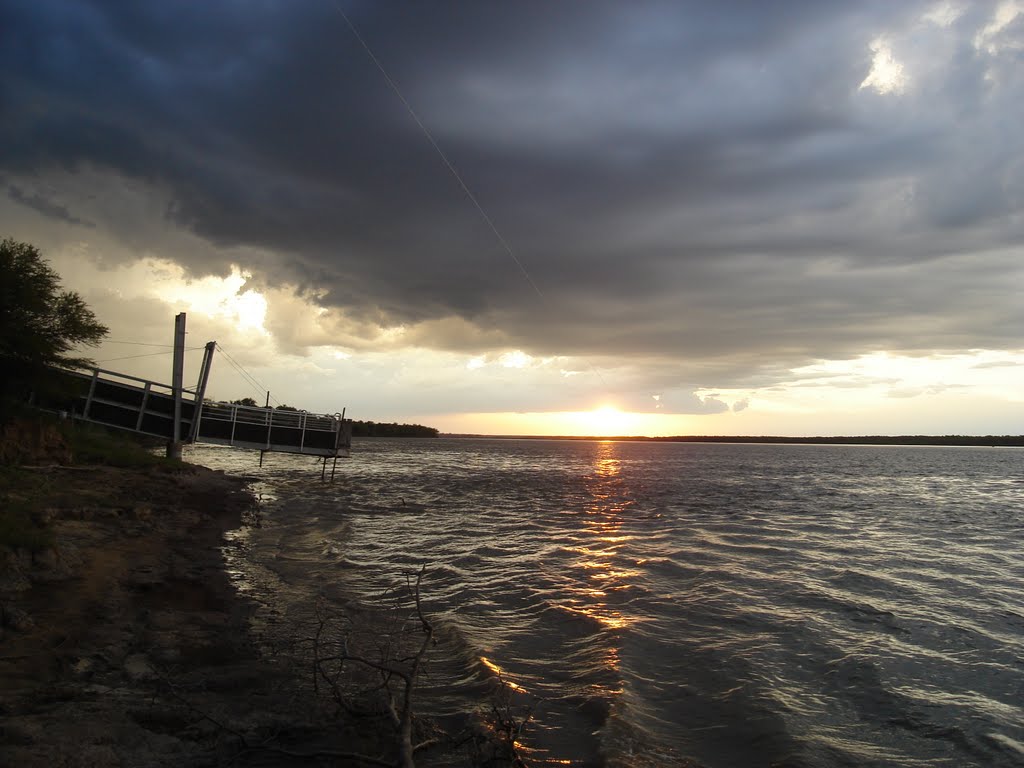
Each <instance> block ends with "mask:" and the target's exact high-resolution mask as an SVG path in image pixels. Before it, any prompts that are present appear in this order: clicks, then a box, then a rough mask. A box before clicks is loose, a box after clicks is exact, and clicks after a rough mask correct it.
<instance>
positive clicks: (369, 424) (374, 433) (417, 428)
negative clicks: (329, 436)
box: [352, 421, 438, 437]
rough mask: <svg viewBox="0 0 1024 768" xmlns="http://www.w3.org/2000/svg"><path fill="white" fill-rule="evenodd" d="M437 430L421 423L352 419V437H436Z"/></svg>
mask: <svg viewBox="0 0 1024 768" xmlns="http://www.w3.org/2000/svg"><path fill="white" fill-rule="evenodd" d="M437 434H438V432H437V430H436V429H434V428H433V427H424V426H423V425H422V424H395V423H393V422H392V423H382V422H376V421H353V422H352V436H353V437H437Z"/></svg>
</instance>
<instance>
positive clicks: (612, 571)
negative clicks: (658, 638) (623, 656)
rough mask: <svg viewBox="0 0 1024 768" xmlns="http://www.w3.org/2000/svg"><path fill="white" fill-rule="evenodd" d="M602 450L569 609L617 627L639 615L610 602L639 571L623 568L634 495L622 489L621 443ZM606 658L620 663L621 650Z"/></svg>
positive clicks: (586, 512) (595, 464)
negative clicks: (629, 497) (628, 515)
mask: <svg viewBox="0 0 1024 768" xmlns="http://www.w3.org/2000/svg"><path fill="white" fill-rule="evenodd" d="M595 449H596V455H595V457H594V462H593V474H592V475H591V477H590V478H589V479H590V482H589V483H588V492H589V498H588V500H587V501H586V503H585V506H584V508H583V512H584V515H583V518H582V520H581V527H580V534H581V537H580V541H579V542H578V546H576V547H573V548H572V551H573V552H575V553H576V554H577V558H576V559H575V560H574V561H573V567H574V569H575V570H576V574H575V576H576V577H577V578H576V579H575V581H576V584H575V585H574V586H573V587H572V588H571V589H570V595H571V596H570V598H569V601H568V604H567V605H566V606H565V607H566V609H568V610H570V611H572V612H573V613H577V614H580V615H582V616H586V617H588V618H591V619H594V620H596V621H598V622H600V624H601V625H602V626H603V627H605V628H607V629H611V630H621V629H625V628H627V627H628V626H630V624H632V623H633V621H635V619H634V618H633V617H629V616H625V615H623V614H622V612H621V611H619V610H617V609H616V608H615V607H614V605H612V604H611V603H610V602H609V597H610V596H611V595H613V594H614V593H615V592H619V591H623V590H628V589H629V588H630V587H631V582H632V580H633V579H635V578H636V577H637V576H639V575H640V572H639V571H636V570H633V569H630V568H623V567H622V566H621V563H619V562H617V559H618V555H619V550H620V549H621V548H622V547H624V546H625V545H627V544H628V543H629V542H630V541H632V539H633V537H632V536H631V535H629V534H626V533H624V532H623V531H622V527H623V522H624V513H625V512H626V510H627V509H628V508H629V506H630V505H631V503H632V502H631V501H629V500H627V499H623V498H622V497H621V495H620V491H621V486H622V479H621V477H620V473H621V471H622V460H621V459H620V458H619V456H618V451H619V444H618V443H616V442H612V441H603V442H600V443H596V444H595ZM606 664H607V665H608V667H609V668H610V669H615V668H617V667H618V664H619V659H618V653H617V652H616V651H614V650H612V651H611V652H610V653H609V654H608V656H607V658H606Z"/></svg>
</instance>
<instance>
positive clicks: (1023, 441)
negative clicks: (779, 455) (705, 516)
mask: <svg viewBox="0 0 1024 768" xmlns="http://www.w3.org/2000/svg"><path fill="white" fill-rule="evenodd" d="M440 437H456V438H484V439H489V440H605V441H612V442H623V443H753V444H765V445H937V446H965V447H989V448H1004V447H1010V448H1022V447H1024V435H982V436H975V435H864V436H859V437H858V436H842V437H821V436H817V437H783V436H778V435H759V436H753V435H675V436H672V437H643V436H638V435H634V436H622V435H619V436H601V435H590V436H574V435H475V434H454V433H448V434H446V433H441V435H440Z"/></svg>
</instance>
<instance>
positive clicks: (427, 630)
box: [310, 566, 443, 768]
mask: <svg viewBox="0 0 1024 768" xmlns="http://www.w3.org/2000/svg"><path fill="white" fill-rule="evenodd" d="M425 573H426V567H425V566H424V567H423V568H421V569H420V570H419V572H418V573H417V574H416V575H415V579H414V578H413V577H412V575H411V574H409V575H407V576H406V582H405V587H404V590H389V591H388V593H385V596H388V595H390V596H391V597H393V598H394V601H395V606H394V608H395V610H394V611H393V613H392V615H393V616H394V617H395V619H394V620H395V624H394V625H393V626H392V627H391V628H390V629H389V630H387V631H385V632H383V633H382V634H379V635H378V636H377V638H376V639H377V642H376V647H375V648H366V649H364V648H361V647H356V646H357V645H358V644H357V643H355V642H353V631H354V626H353V623H352V620H351V618H349V617H346V618H345V621H344V626H343V627H342V628H341V629H340V631H338V632H336V633H335V632H332V629H333V628H332V627H329V625H328V620H327V617H326V615H325V613H324V610H323V606H322V604H319V605H318V606H317V629H316V633H315V635H314V636H313V637H312V638H310V642H311V644H312V649H313V685H314V690H315V691H317V692H319V691H320V688H321V686H323V687H325V688H326V690H327V692H328V693H329V695H330V696H331V698H332V699H333V701H334V702H335V703H336V704H337V705H338V706H339V707H340V708H342V709H344V710H345V711H346V712H349V713H350V714H367V711H366V709H365V707H366V704H365V702H374V701H375V702H377V704H378V706H379V707H380V709H382V710H383V714H384V715H385V717H386V719H387V721H388V722H389V723H390V725H391V727H392V728H393V730H394V733H395V738H396V756H395V759H394V762H393V763H391V764H392V765H394V766H396V768H415V760H414V756H415V754H416V753H417V752H419V751H421V750H424V749H426V748H428V747H432V746H435V745H437V744H439V743H440V742H441V741H442V740H443V739H442V738H440V737H432V738H427V739H424V740H423V741H420V742H416V740H415V739H414V728H413V725H414V720H415V718H414V714H413V693H414V691H415V688H416V683H417V681H418V679H419V676H420V672H421V671H422V668H423V664H424V661H425V658H426V654H427V651H428V650H429V648H430V646H431V644H432V642H433V638H434V627H433V625H432V624H431V623H430V621H429V620H428V619H427V617H426V615H425V614H424V612H423V603H422V599H421V586H422V583H423V576H424V574H425ZM417 635H419V638H418V641H417V640H416V636H417ZM410 645H412V647H411V648H410V647H409V646H410ZM376 759H379V758H375V760H376Z"/></svg>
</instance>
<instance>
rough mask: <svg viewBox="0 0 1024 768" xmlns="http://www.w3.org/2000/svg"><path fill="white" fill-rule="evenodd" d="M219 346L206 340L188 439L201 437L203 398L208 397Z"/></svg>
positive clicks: (192, 440) (190, 440)
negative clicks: (216, 350) (212, 367)
mask: <svg viewBox="0 0 1024 768" xmlns="http://www.w3.org/2000/svg"><path fill="white" fill-rule="evenodd" d="M216 348H217V342H215V341H208V342H206V349H205V350H204V351H203V365H202V367H201V368H200V369H199V381H198V382H197V383H196V400H195V405H194V406H193V408H192V431H191V432H190V433H189V436H188V441H189V442H190V443H194V442H195V441H196V438H198V437H199V423H200V421H201V420H202V418H203V399H204V398H205V397H206V383H207V382H208V381H209V380H210V366H212V365H213V350H214V349H216Z"/></svg>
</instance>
